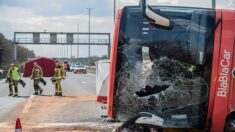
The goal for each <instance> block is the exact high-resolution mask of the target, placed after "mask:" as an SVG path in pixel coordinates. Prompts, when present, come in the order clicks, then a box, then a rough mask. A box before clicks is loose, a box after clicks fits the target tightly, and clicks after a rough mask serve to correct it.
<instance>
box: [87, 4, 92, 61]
mask: <svg viewBox="0 0 235 132" xmlns="http://www.w3.org/2000/svg"><path fill="white" fill-rule="evenodd" d="M87 10H88V13H89V25H88V30H89V31H88V32H89V35H88V39H89V41H88V43H89V45H88V46H89V47H88V54H89V61H90V57H91V56H90V55H91V54H90V41H91V38H90V36H91V34H90V33H91V21H90V20H91V10H92V8H87Z"/></svg>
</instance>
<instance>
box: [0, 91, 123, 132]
mask: <svg viewBox="0 0 235 132" xmlns="http://www.w3.org/2000/svg"><path fill="white" fill-rule="evenodd" d="M95 100H96V96H76V97H75V96H73V97H71V96H70V97H69V96H67V97H66V96H63V97H57V96H31V97H29V98H28V99H27V100H26V101H25V102H24V103H23V104H19V105H18V106H17V107H16V108H15V110H13V111H11V112H9V113H8V114H7V115H5V117H4V118H3V119H2V120H1V122H0V132H7V131H9V132H12V131H14V128H15V120H16V118H20V119H21V124H22V127H23V132H24V131H25V132H51V131H60V132H61V131H72V132H75V131H112V130H113V129H115V128H117V127H118V126H119V125H120V124H119V123H106V122H102V120H101V118H100V117H101V115H105V111H104V110H102V109H101V107H100V105H99V104H97V103H96V102H95Z"/></svg>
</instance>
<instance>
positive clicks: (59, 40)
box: [14, 32, 111, 61]
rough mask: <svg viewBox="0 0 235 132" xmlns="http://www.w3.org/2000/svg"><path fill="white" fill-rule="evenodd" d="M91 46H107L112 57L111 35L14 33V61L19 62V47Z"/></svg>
mask: <svg viewBox="0 0 235 132" xmlns="http://www.w3.org/2000/svg"><path fill="white" fill-rule="evenodd" d="M18 44H21V45H26V44H31V45H88V46H89V57H90V45H104V46H107V49H108V56H110V44H111V42H110V33H86V32H14V61H17V45H18Z"/></svg>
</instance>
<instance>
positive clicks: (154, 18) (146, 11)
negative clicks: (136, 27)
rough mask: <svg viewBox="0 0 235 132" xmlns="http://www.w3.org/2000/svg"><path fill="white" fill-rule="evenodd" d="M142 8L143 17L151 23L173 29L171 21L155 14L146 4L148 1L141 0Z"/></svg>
mask: <svg viewBox="0 0 235 132" xmlns="http://www.w3.org/2000/svg"><path fill="white" fill-rule="evenodd" d="M140 7H141V9H142V13H143V16H144V17H145V18H146V19H147V20H149V21H150V22H151V23H153V24H155V25H158V26H162V27H165V28H172V27H173V26H172V22H171V21H170V19H168V18H166V17H164V16H161V15H160V14H159V13H157V12H155V11H154V10H153V9H152V8H151V7H150V6H149V5H147V4H146V0H140Z"/></svg>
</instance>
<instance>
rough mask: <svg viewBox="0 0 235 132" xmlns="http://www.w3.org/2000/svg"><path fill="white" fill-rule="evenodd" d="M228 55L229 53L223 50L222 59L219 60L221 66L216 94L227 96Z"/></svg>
mask: <svg viewBox="0 0 235 132" xmlns="http://www.w3.org/2000/svg"><path fill="white" fill-rule="evenodd" d="M230 57H231V53H230V52H228V51H226V50H224V55H223V59H222V60H221V61H220V65H221V67H222V69H221V71H220V73H219V85H218V92H217V96H220V97H227V91H228V84H229V82H228V81H229V65H230V62H229V60H230Z"/></svg>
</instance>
